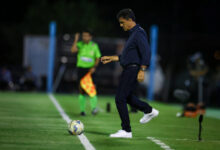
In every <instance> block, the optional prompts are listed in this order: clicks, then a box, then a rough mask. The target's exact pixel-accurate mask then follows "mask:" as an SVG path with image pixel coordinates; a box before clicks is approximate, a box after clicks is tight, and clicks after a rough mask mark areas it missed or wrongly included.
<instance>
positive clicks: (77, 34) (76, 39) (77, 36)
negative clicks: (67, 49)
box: [74, 33, 80, 42]
mask: <svg viewBox="0 0 220 150" xmlns="http://www.w3.org/2000/svg"><path fill="white" fill-rule="evenodd" d="M79 36H80V34H79V33H76V34H75V39H74V40H75V41H76V42H77V41H78V40H79Z"/></svg>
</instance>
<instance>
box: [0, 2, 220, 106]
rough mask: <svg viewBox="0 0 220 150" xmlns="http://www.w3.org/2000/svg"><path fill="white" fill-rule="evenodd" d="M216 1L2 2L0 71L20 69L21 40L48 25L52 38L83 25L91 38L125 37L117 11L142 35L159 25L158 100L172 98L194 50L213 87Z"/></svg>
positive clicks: (218, 57)
mask: <svg viewBox="0 0 220 150" xmlns="http://www.w3.org/2000/svg"><path fill="white" fill-rule="evenodd" d="M219 3H220V2H219V1H218V0H190V1H189V0H148V1H144V2H143V1H139V0H135V1H121V0H118V1H113V0H112V1H104V0H23V1H10V0H8V1H3V2H2V3H1V5H0V11H1V13H0V14H1V23H0V51H1V53H0V67H1V66H8V67H9V68H10V67H12V66H13V67H21V66H22V59H23V58H22V57H23V38H24V36H25V35H48V32H49V23H50V22H51V21H56V23H57V37H59V36H61V35H63V34H65V33H69V34H71V35H73V34H74V33H75V32H78V31H80V30H81V29H83V28H87V27H89V28H91V29H93V31H94V33H95V37H108V38H109V37H112V38H119V37H120V38H126V37H127V33H125V32H123V31H122V29H121V28H120V26H119V23H118V21H117V19H116V14H117V13H118V12H119V10H121V9H123V8H131V9H132V10H133V11H134V13H135V15H136V20H137V23H139V24H140V25H141V26H142V27H143V28H144V29H145V30H146V32H147V34H148V35H149V34H150V27H151V26H152V25H154V24H156V25H157V26H158V27H159V39H158V54H159V55H160V65H161V66H162V69H163V71H164V74H165V85H168V88H166V87H165V88H164V89H165V92H164V93H168V95H167V94H162V99H163V100H167V99H168V98H169V99H172V91H173V89H175V88H176V84H177V81H179V79H181V78H182V77H181V75H184V74H185V73H186V72H187V60H188V58H189V56H191V55H192V54H194V53H195V52H198V51H199V52H201V53H202V55H203V59H204V61H205V62H206V64H207V65H208V67H209V72H208V74H207V79H208V80H207V83H211V84H213V85H215V80H213V79H212V78H213V76H217V75H218V74H217V71H219V70H218V69H219V68H220V67H219V65H220V37H219V34H220V29H219V26H220V19H219V18H220V5H219ZM149 41H150V39H149ZM215 78H216V77H215ZM210 80H211V81H210ZM207 87H208V86H207ZM167 89H170V90H169V91H167ZM214 89H215V88H214ZM216 93H218V91H216ZM209 99H211V97H210V98H209ZM216 100H217V99H216ZM218 104H219V102H218ZM219 105H220V104H219Z"/></svg>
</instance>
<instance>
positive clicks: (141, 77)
mask: <svg viewBox="0 0 220 150" xmlns="http://www.w3.org/2000/svg"><path fill="white" fill-rule="evenodd" d="M137 80H138V82H143V81H144V71H143V70H139V72H138V75H137Z"/></svg>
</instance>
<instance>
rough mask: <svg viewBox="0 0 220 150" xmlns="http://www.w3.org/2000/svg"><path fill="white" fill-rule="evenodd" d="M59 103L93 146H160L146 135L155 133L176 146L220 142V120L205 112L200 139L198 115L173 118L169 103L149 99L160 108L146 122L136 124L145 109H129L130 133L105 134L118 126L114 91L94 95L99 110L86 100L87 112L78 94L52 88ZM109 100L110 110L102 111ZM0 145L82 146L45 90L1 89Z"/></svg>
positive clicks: (116, 149) (197, 149) (211, 148)
mask: <svg viewBox="0 0 220 150" xmlns="http://www.w3.org/2000/svg"><path fill="white" fill-rule="evenodd" d="M55 98H56V99H57V100H58V102H59V103H60V105H61V106H62V108H63V109H64V110H65V112H66V113H67V115H68V116H69V117H70V118H71V119H72V120H81V121H82V122H83V123H84V126H85V132H84V135H85V136H86V137H87V138H88V140H89V141H90V142H91V144H92V145H93V146H94V147H95V148H96V149H97V150H142V149H143V150H144V149H149V150H161V149H162V148H161V147H160V146H159V145H157V144H155V143H154V142H152V141H151V140H149V139H147V137H154V138H156V139H158V140H160V141H161V142H163V143H165V144H166V145H168V146H170V148H171V149H175V150H186V149H187V150H207V149H208V150H218V149H219V147H220V128H219V127H220V120H219V119H214V118H209V117H204V122H203V131H202V139H203V140H202V141H200V142H198V140H197V139H198V127H199V124H198V117H197V118H177V117H176V116H175V114H176V113H177V112H178V111H180V110H181V108H180V107H175V106H172V105H170V104H163V103H159V102H151V103H150V105H152V106H153V107H154V108H156V109H158V110H159V111H160V114H159V116H158V117H157V118H155V119H153V120H152V121H150V122H149V123H148V124H144V125H143V124H140V123H139V119H140V118H141V117H142V115H143V113H141V112H138V113H130V120H131V127H132V133H133V138H132V139H115V138H113V139H112V138H109V134H111V133H114V132H116V131H117V130H119V129H120V124H121V122H120V119H119V115H118V113H117V110H116V107H115V102H114V96H98V106H99V108H100V113H99V114H98V115H96V116H93V115H92V114H91V110H90V103H89V100H87V108H86V116H85V117H82V116H80V115H79V113H80V112H79V105H78V96H77V95H72V94H55ZM107 103H110V104H111V112H110V113H108V112H106V105H107ZM0 149H1V150H9V149H13V150H14V149H16V150H19V149H22V150H23V149H28V150H32V149H36V150H40V149H45V150H46V149H47V150H48V149H54V150H56V149H57V150H58V149H59V150H61V149H74V150H75V149H76V150H83V149H84V147H83V146H82V144H81V142H80V140H79V139H78V138H77V136H72V135H69V134H68V133H67V123H66V122H65V121H64V120H63V119H62V117H61V116H60V114H59V112H58V111H57V110H56V108H55V106H54V105H53V103H52V102H51V101H50V99H49V97H48V95H47V94H44V93H42V94H40V93H13V92H0Z"/></svg>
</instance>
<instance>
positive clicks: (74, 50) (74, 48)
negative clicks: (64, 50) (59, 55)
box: [71, 33, 79, 53]
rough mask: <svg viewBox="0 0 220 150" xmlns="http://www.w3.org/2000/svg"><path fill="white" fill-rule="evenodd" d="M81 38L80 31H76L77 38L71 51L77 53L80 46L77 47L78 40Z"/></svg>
mask: <svg viewBox="0 0 220 150" xmlns="http://www.w3.org/2000/svg"><path fill="white" fill-rule="evenodd" d="M78 40H79V33H76V34H75V38H74V42H73V45H72V47H71V52H72V53H76V52H77V51H78V48H77V42H78Z"/></svg>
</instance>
